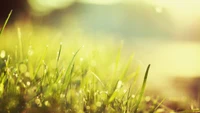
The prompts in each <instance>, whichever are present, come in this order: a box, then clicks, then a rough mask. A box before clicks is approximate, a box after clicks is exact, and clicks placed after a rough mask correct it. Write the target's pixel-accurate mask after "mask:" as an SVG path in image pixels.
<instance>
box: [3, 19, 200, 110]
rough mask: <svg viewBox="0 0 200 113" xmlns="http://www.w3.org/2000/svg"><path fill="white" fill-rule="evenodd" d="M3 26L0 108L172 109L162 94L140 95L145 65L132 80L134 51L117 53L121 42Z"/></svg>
mask: <svg viewBox="0 0 200 113" xmlns="http://www.w3.org/2000/svg"><path fill="white" fill-rule="evenodd" d="M6 23H7V21H6ZM6 23H5V25H6ZM4 28H5V27H3V28H2V29H1V32H0V33H1V34H0V35H1V36H0V113H175V112H176V109H170V108H168V107H167V106H165V105H163V104H162V103H163V102H164V101H165V98H163V97H159V96H157V98H152V97H149V96H145V86H146V82H147V81H148V71H149V69H150V65H148V66H147V69H146V73H145V75H143V76H144V77H143V78H144V79H143V81H142V83H138V78H139V77H138V76H139V75H140V74H139V73H140V72H141V70H140V66H139V65H134V64H132V62H133V59H134V54H132V53H131V54H130V56H128V57H127V56H125V55H123V42H121V43H120V42H119V43H117V44H116V43H114V42H113V40H103V41H102V40H98V39H96V40H94V39H91V38H89V36H85V37H84V38H80V37H79V36H77V34H71V35H70V34H69V35H67V37H66V36H65V35H63V34H62V33H59V32H57V31H54V30H52V29H48V28H42V27H36V30H29V29H28V30H27V29H26V28H24V27H20V28H9V29H7V30H5V29H4ZM149 76H150V75H149ZM185 110H187V109H183V110H182V112H186V113H190V112H198V111H199V110H196V109H190V110H189V111H185Z"/></svg>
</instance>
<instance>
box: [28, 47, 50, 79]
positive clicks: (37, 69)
mask: <svg viewBox="0 0 200 113" xmlns="http://www.w3.org/2000/svg"><path fill="white" fill-rule="evenodd" d="M47 49H48V45H47V46H46V49H45V51H44V54H43V55H42V57H41V58H40V61H39V63H38V66H37V68H36V71H35V73H34V74H33V77H32V78H31V79H34V78H35V77H36V75H37V74H38V72H39V70H40V67H41V66H42V64H43V60H44V58H45V57H46V54H47Z"/></svg>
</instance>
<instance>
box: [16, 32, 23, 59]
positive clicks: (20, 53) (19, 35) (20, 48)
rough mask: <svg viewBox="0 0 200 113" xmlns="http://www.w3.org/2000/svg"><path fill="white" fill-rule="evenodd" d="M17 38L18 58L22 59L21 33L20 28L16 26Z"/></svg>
mask: <svg viewBox="0 0 200 113" xmlns="http://www.w3.org/2000/svg"><path fill="white" fill-rule="evenodd" d="M17 34H18V40H19V59H20V61H22V60H23V47H22V34H21V29H20V28H17Z"/></svg>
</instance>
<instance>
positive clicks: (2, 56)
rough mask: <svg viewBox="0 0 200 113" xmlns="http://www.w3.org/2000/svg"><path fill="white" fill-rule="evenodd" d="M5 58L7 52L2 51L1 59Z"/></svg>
mask: <svg viewBox="0 0 200 113" xmlns="http://www.w3.org/2000/svg"><path fill="white" fill-rule="evenodd" d="M5 56H6V51H4V50H2V51H1V53H0V57H1V58H5Z"/></svg>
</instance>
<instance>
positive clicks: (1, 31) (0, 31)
mask: <svg viewBox="0 0 200 113" xmlns="http://www.w3.org/2000/svg"><path fill="white" fill-rule="evenodd" d="M12 11H13V10H10V13H9V14H8V17H7V18H6V21H5V22H4V25H3V27H2V29H1V30H0V35H1V34H2V33H3V31H4V29H5V27H6V25H7V23H8V20H9V19H10V16H11V14H12Z"/></svg>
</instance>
